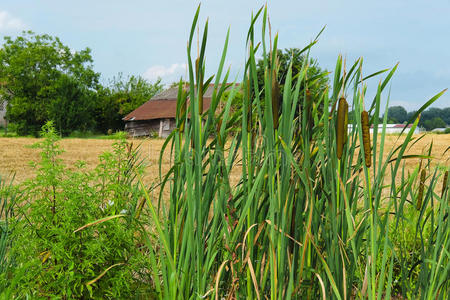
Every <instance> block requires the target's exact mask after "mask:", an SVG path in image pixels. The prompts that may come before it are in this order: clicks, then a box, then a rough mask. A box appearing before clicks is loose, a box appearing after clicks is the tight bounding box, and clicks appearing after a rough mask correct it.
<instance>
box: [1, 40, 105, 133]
mask: <svg viewBox="0 0 450 300" xmlns="http://www.w3.org/2000/svg"><path fill="white" fill-rule="evenodd" d="M4 39H5V42H4V44H3V47H2V48H1V49H0V82H1V83H2V87H1V88H0V96H1V97H3V98H4V99H5V100H6V101H8V111H7V117H8V119H9V120H10V121H11V122H14V123H16V125H17V129H18V133H19V134H30V133H31V134H37V133H38V132H39V130H40V128H41V127H42V125H44V124H45V122H46V121H47V120H54V121H55V125H56V127H57V129H58V130H59V131H61V132H63V133H64V132H68V131H70V130H74V129H80V130H83V129H87V128H89V127H92V126H93V121H92V118H93V116H92V115H89V111H88V110H87V107H89V106H90V103H91V101H92V99H94V98H95V91H96V89H97V88H98V79H99V74H98V73H96V72H94V70H93V67H92V57H91V54H90V49H89V48H86V49H84V50H81V51H73V50H71V49H70V48H69V47H68V46H65V45H63V43H62V42H61V41H60V39H59V38H57V37H52V36H49V35H36V34H34V33H33V32H31V31H28V32H24V33H23V34H22V35H21V36H19V37H17V38H15V39H13V38H11V37H5V38H4Z"/></svg>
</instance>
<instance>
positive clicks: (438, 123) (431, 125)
mask: <svg viewBox="0 0 450 300" xmlns="http://www.w3.org/2000/svg"><path fill="white" fill-rule="evenodd" d="M423 126H424V127H425V129H426V130H433V129H435V128H444V127H445V122H444V121H443V120H442V119H441V118H440V117H434V118H433V119H431V120H426V121H424V122H423Z"/></svg>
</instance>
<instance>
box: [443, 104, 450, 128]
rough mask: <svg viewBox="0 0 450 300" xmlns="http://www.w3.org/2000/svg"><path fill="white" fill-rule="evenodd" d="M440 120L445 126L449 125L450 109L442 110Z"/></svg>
mask: <svg viewBox="0 0 450 300" xmlns="http://www.w3.org/2000/svg"><path fill="white" fill-rule="evenodd" d="M442 120H444V122H445V123H446V124H447V125H450V107H446V108H443V109H442Z"/></svg>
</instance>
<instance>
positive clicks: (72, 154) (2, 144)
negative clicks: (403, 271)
mask: <svg viewBox="0 0 450 300" xmlns="http://www.w3.org/2000/svg"><path fill="white" fill-rule="evenodd" d="M415 137H416V138H417V137H419V136H415ZM403 140H404V137H398V136H397V135H387V136H386V143H385V151H384V153H383V156H384V158H386V156H387V155H388V153H389V151H390V149H392V147H394V146H398V145H401V143H402V141H403ZM38 141H39V139H34V138H0V149H1V150H2V151H1V155H0V175H1V176H2V177H5V176H6V177H11V176H12V175H15V177H14V183H16V184H17V183H20V182H23V181H25V180H27V179H31V178H33V176H34V175H35V172H34V171H33V169H32V167H31V165H30V162H32V161H34V162H36V161H38V160H39V151H38V149H36V148H33V147H31V146H32V145H33V144H35V143H36V142H38ZM128 141H129V142H132V143H133V144H134V145H135V146H138V145H139V146H140V153H141V156H142V158H145V160H146V164H147V169H146V173H145V177H144V182H145V183H146V184H153V183H157V182H158V180H159V164H158V161H159V156H160V150H161V147H162V146H163V144H164V140H162V139H134V140H132V139H130V140H128ZM113 143H114V140H100V139H72V138H70V139H62V140H61V141H60V145H61V147H62V148H63V149H64V153H63V154H62V155H61V158H62V160H63V162H64V164H65V165H66V166H67V167H68V168H69V169H73V168H74V165H75V163H76V162H77V161H84V162H86V169H87V170H93V169H94V168H95V166H96V165H97V164H98V162H99V155H101V154H102V153H104V152H105V151H111V150H112V144H113ZM431 143H433V147H432V156H433V160H432V164H433V165H436V164H439V165H441V166H448V165H449V163H450V151H447V153H444V152H445V150H446V149H447V148H448V147H449V146H450V134H441V135H436V134H427V135H425V136H424V137H423V138H422V139H421V140H420V141H418V142H417V143H416V144H414V145H413V146H412V147H410V148H408V149H407V153H406V154H426V153H427V149H428V147H429V146H430V144H431ZM419 162H420V160H419V159H407V160H405V166H406V171H410V172H412V171H413V170H414V168H415V167H416V166H417V165H418V164H419ZM169 168H170V147H168V148H167V149H166V152H165V153H164V155H163V160H162V169H161V170H162V174H165V173H166V172H167V171H168V170H169ZM240 172H241V170H240V166H239V165H238V166H236V167H235V168H233V171H232V174H231V179H232V181H235V182H234V183H237V180H238V178H240ZM389 180H390V175H389V174H387V177H386V181H389ZM440 184H442V183H440ZM437 188H438V189H440V188H441V187H440V186H437ZM165 192H166V193H168V190H166V191H165ZM155 196H156V195H155Z"/></svg>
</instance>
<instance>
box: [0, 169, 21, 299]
mask: <svg viewBox="0 0 450 300" xmlns="http://www.w3.org/2000/svg"><path fill="white" fill-rule="evenodd" d="M16 195H17V190H16V188H15V187H14V186H13V185H12V180H11V182H10V183H6V182H5V179H4V178H2V176H1V175H0V291H1V290H4V289H5V288H6V284H5V282H4V281H2V280H1V279H2V278H5V276H6V275H7V274H8V273H9V272H10V263H11V261H10V259H8V255H7V254H8V250H9V248H10V246H11V239H10V235H11V230H10V219H11V218H12V217H13V209H12V208H13V206H14V203H15V198H16ZM0 295H1V294H0Z"/></svg>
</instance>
